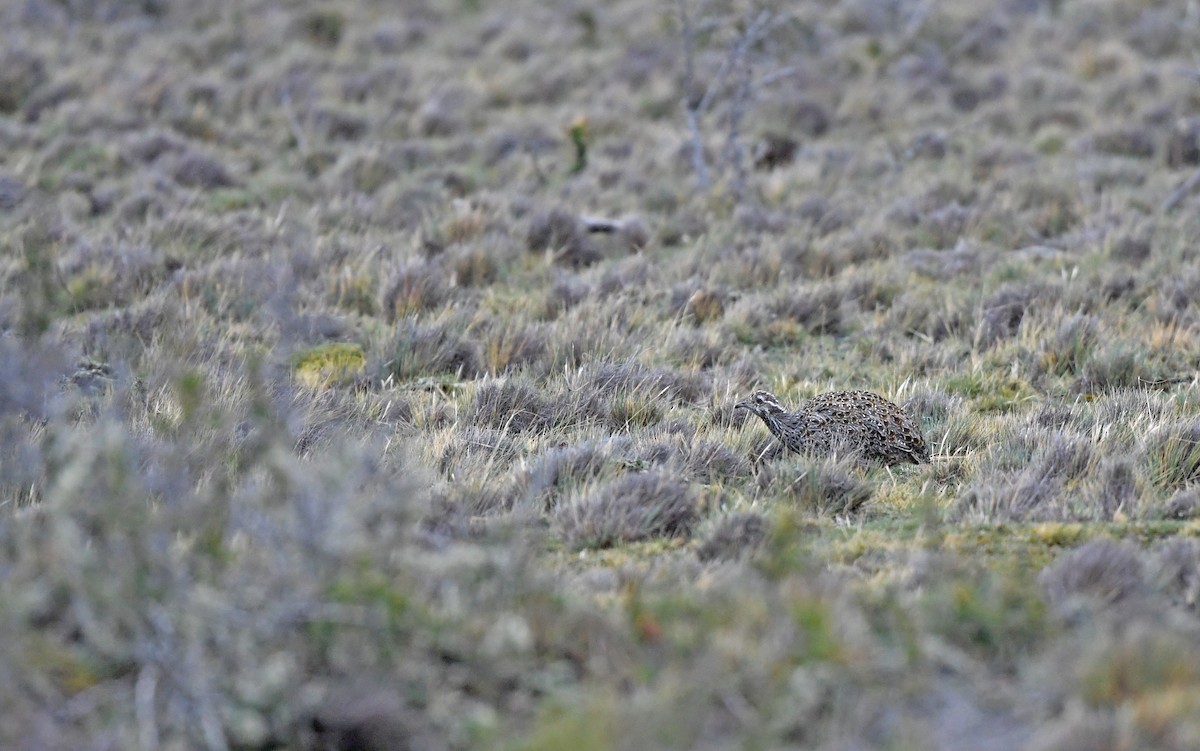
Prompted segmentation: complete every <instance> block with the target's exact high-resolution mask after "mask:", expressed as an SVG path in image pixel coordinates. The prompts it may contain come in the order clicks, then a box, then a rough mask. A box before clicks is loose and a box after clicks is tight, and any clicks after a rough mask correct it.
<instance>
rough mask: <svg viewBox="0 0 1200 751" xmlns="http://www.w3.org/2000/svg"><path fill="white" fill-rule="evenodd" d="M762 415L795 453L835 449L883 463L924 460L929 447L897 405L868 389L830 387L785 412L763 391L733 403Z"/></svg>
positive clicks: (768, 393) (817, 452)
mask: <svg viewBox="0 0 1200 751" xmlns="http://www.w3.org/2000/svg"><path fill="white" fill-rule="evenodd" d="M738 409H744V410H748V411H750V412H753V413H754V414H756V415H758V416H759V417H761V418H762V421H763V422H765V423H766V424H767V428H768V429H770V431H771V433H773V434H774V435H775V437H776V438H778V439H779V441H780V443H782V444H783V446H784V447H785V448H786V449H788V450H789V451H793V452H795V453H797V454H806V455H821V454H831V453H834V452H836V451H839V450H844V451H850V452H855V453H858V454H859V455H860V456H862V458H864V459H866V460H869V461H876V462H880V463H882V464H884V465H886V466H892V465H895V464H905V463H908V464H928V463H929V449H928V448H927V447H926V445H925V438H924V437H923V436H922V435H921V429H920V428H918V427H917V423H916V422H915V421H914V420H913V419H912V418H911V417H909V416H908V413H906V412H905V411H904V410H903V409H902V408H901V407H900V406H899V405H898V404H896V403H894V402H891V401H888V400H887V399H885V398H883V397H882V396H880V395H879V394H874V393H871V392H870V391H830V392H827V393H824V394H819V395H817V396H814V397H813V398H812V399H809V400H808V401H807V402H806V403H805V404H804V405H803V406H802V407H801V408H800V409H798V410H796V411H795V412H789V411H788V410H786V409H784V408H783V405H781V404H780V403H779V399H778V398H776V396H775V395H774V394H772V393H771V392H769V391H755V392H754V393H753V394H751V395H750V397H749V398H748V399H745V400H743V401H740V402H738V403H737V404H736V405H734V410H738Z"/></svg>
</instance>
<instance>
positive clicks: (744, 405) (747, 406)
mask: <svg viewBox="0 0 1200 751" xmlns="http://www.w3.org/2000/svg"><path fill="white" fill-rule="evenodd" d="M733 409H734V411H737V410H739V409H747V410H748V409H750V402H738V403H737V404H735V405H733Z"/></svg>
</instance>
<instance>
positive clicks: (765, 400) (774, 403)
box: [733, 391, 785, 417]
mask: <svg viewBox="0 0 1200 751" xmlns="http://www.w3.org/2000/svg"><path fill="white" fill-rule="evenodd" d="M733 408H734V409H745V410H749V411H750V412H753V413H754V414H756V415H758V416H759V417H766V416H767V415H773V414H778V413H780V412H784V411H785V410H784V408H783V405H781V404H780V403H779V400H778V399H776V398H775V395H774V394H772V393H771V392H770V391H755V392H754V393H753V394H751V395H750V397H749V398H748V399H743V400H742V401H740V402H738V403H737V404H735V405H733Z"/></svg>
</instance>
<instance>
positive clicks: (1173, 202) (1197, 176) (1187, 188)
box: [1162, 170, 1200, 213]
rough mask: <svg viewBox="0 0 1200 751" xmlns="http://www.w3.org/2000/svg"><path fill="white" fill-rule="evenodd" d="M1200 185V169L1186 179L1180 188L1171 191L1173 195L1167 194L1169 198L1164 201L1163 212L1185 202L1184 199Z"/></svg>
mask: <svg viewBox="0 0 1200 751" xmlns="http://www.w3.org/2000/svg"><path fill="white" fill-rule="evenodd" d="M1198 186H1200V170H1196V171H1195V172H1193V173H1192V176H1191V177H1189V178H1188V179H1186V180H1184V181H1183V183H1182V184H1181V185H1180V186H1179V187H1178V188H1176V189H1175V190H1173V191H1171V195H1169V196H1167V200H1165V201H1163V205H1162V210H1163V212H1164V213H1166V212H1168V211H1171V210H1172V209H1174V208H1175V207H1176V206H1178V205H1179V204H1180V203H1182V202H1183V199H1185V198H1187V197H1188V196H1189V195H1191V194H1192V192H1193V191H1195V190H1196V188H1197V187H1198Z"/></svg>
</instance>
